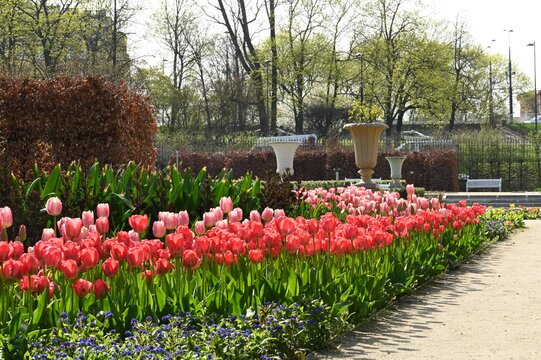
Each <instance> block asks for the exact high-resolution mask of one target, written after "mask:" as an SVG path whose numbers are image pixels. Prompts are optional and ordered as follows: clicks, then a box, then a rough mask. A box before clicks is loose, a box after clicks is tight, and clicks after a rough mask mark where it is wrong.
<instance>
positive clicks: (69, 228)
mask: <svg viewBox="0 0 541 360" xmlns="http://www.w3.org/2000/svg"><path fill="white" fill-rule="evenodd" d="M63 227H64V229H65V232H66V236H67V238H69V239H75V238H77V237H78V236H79V234H80V233H81V228H82V227H83V222H82V221H81V219H79V218H73V219H70V218H68V219H67V220H66V222H65V223H64V225H63Z"/></svg>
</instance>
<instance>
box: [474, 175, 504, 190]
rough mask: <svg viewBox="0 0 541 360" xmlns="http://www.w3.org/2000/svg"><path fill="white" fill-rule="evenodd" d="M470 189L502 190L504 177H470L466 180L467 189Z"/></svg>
mask: <svg viewBox="0 0 541 360" xmlns="http://www.w3.org/2000/svg"><path fill="white" fill-rule="evenodd" d="M470 189H498V191H499V192H501V191H502V179H501V178H500V179H468V180H467V181H466V191H470Z"/></svg>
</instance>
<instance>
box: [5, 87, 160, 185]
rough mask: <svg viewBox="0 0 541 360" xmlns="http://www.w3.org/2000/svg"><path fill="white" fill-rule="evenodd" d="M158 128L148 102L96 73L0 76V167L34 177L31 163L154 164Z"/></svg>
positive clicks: (49, 165) (42, 166)
mask: <svg viewBox="0 0 541 360" xmlns="http://www.w3.org/2000/svg"><path fill="white" fill-rule="evenodd" d="M156 132H157V126H156V120H155V118H154V116H153V113H152V107H151V104H150V101H149V100H148V99H147V98H145V97H142V96H140V95H137V94H136V93H134V92H132V91H130V90H129V89H128V87H127V86H126V85H124V84H120V85H116V84H112V83H109V82H107V81H105V80H103V79H102V78H99V77H87V78H74V77H57V78H53V79H48V80H29V79H13V78H0V144H2V148H1V149H0V167H1V170H2V172H3V175H4V179H5V177H6V176H9V174H11V173H12V172H13V173H14V174H15V175H16V176H18V177H21V178H24V179H26V180H30V179H32V178H33V177H34V172H33V167H34V164H35V163H37V164H38V165H39V168H40V169H43V170H46V171H51V170H52V169H53V168H54V167H55V165H56V164H64V165H68V164H70V163H71V162H72V161H78V162H79V163H80V164H81V165H82V166H83V167H84V168H89V167H90V166H91V165H92V164H93V163H94V161H95V160H98V161H99V162H100V163H102V164H111V165H115V166H117V165H123V164H127V163H128V162H129V161H134V162H136V163H138V164H141V165H143V166H145V167H149V168H153V167H154V166H155V163H156V155H157V154H156V149H155V148H154V146H153V139H154V136H155V134H156Z"/></svg>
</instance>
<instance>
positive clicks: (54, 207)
mask: <svg viewBox="0 0 541 360" xmlns="http://www.w3.org/2000/svg"><path fill="white" fill-rule="evenodd" d="M45 209H46V210H47V214H49V215H50V216H58V215H60V213H61V212H62V201H60V199H59V198H57V197H56V196H55V197H52V198H49V200H47V204H45Z"/></svg>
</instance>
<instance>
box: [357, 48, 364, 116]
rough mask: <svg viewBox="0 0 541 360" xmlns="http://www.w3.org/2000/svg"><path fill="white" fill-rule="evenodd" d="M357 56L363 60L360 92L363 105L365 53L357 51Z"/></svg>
mask: <svg viewBox="0 0 541 360" xmlns="http://www.w3.org/2000/svg"><path fill="white" fill-rule="evenodd" d="M355 57H356V58H357V59H359V60H360V61H361V83H360V84H359V93H360V99H359V100H360V102H361V105H363V104H364V79H363V68H364V61H363V60H364V54H363V53H357V54H355Z"/></svg>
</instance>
